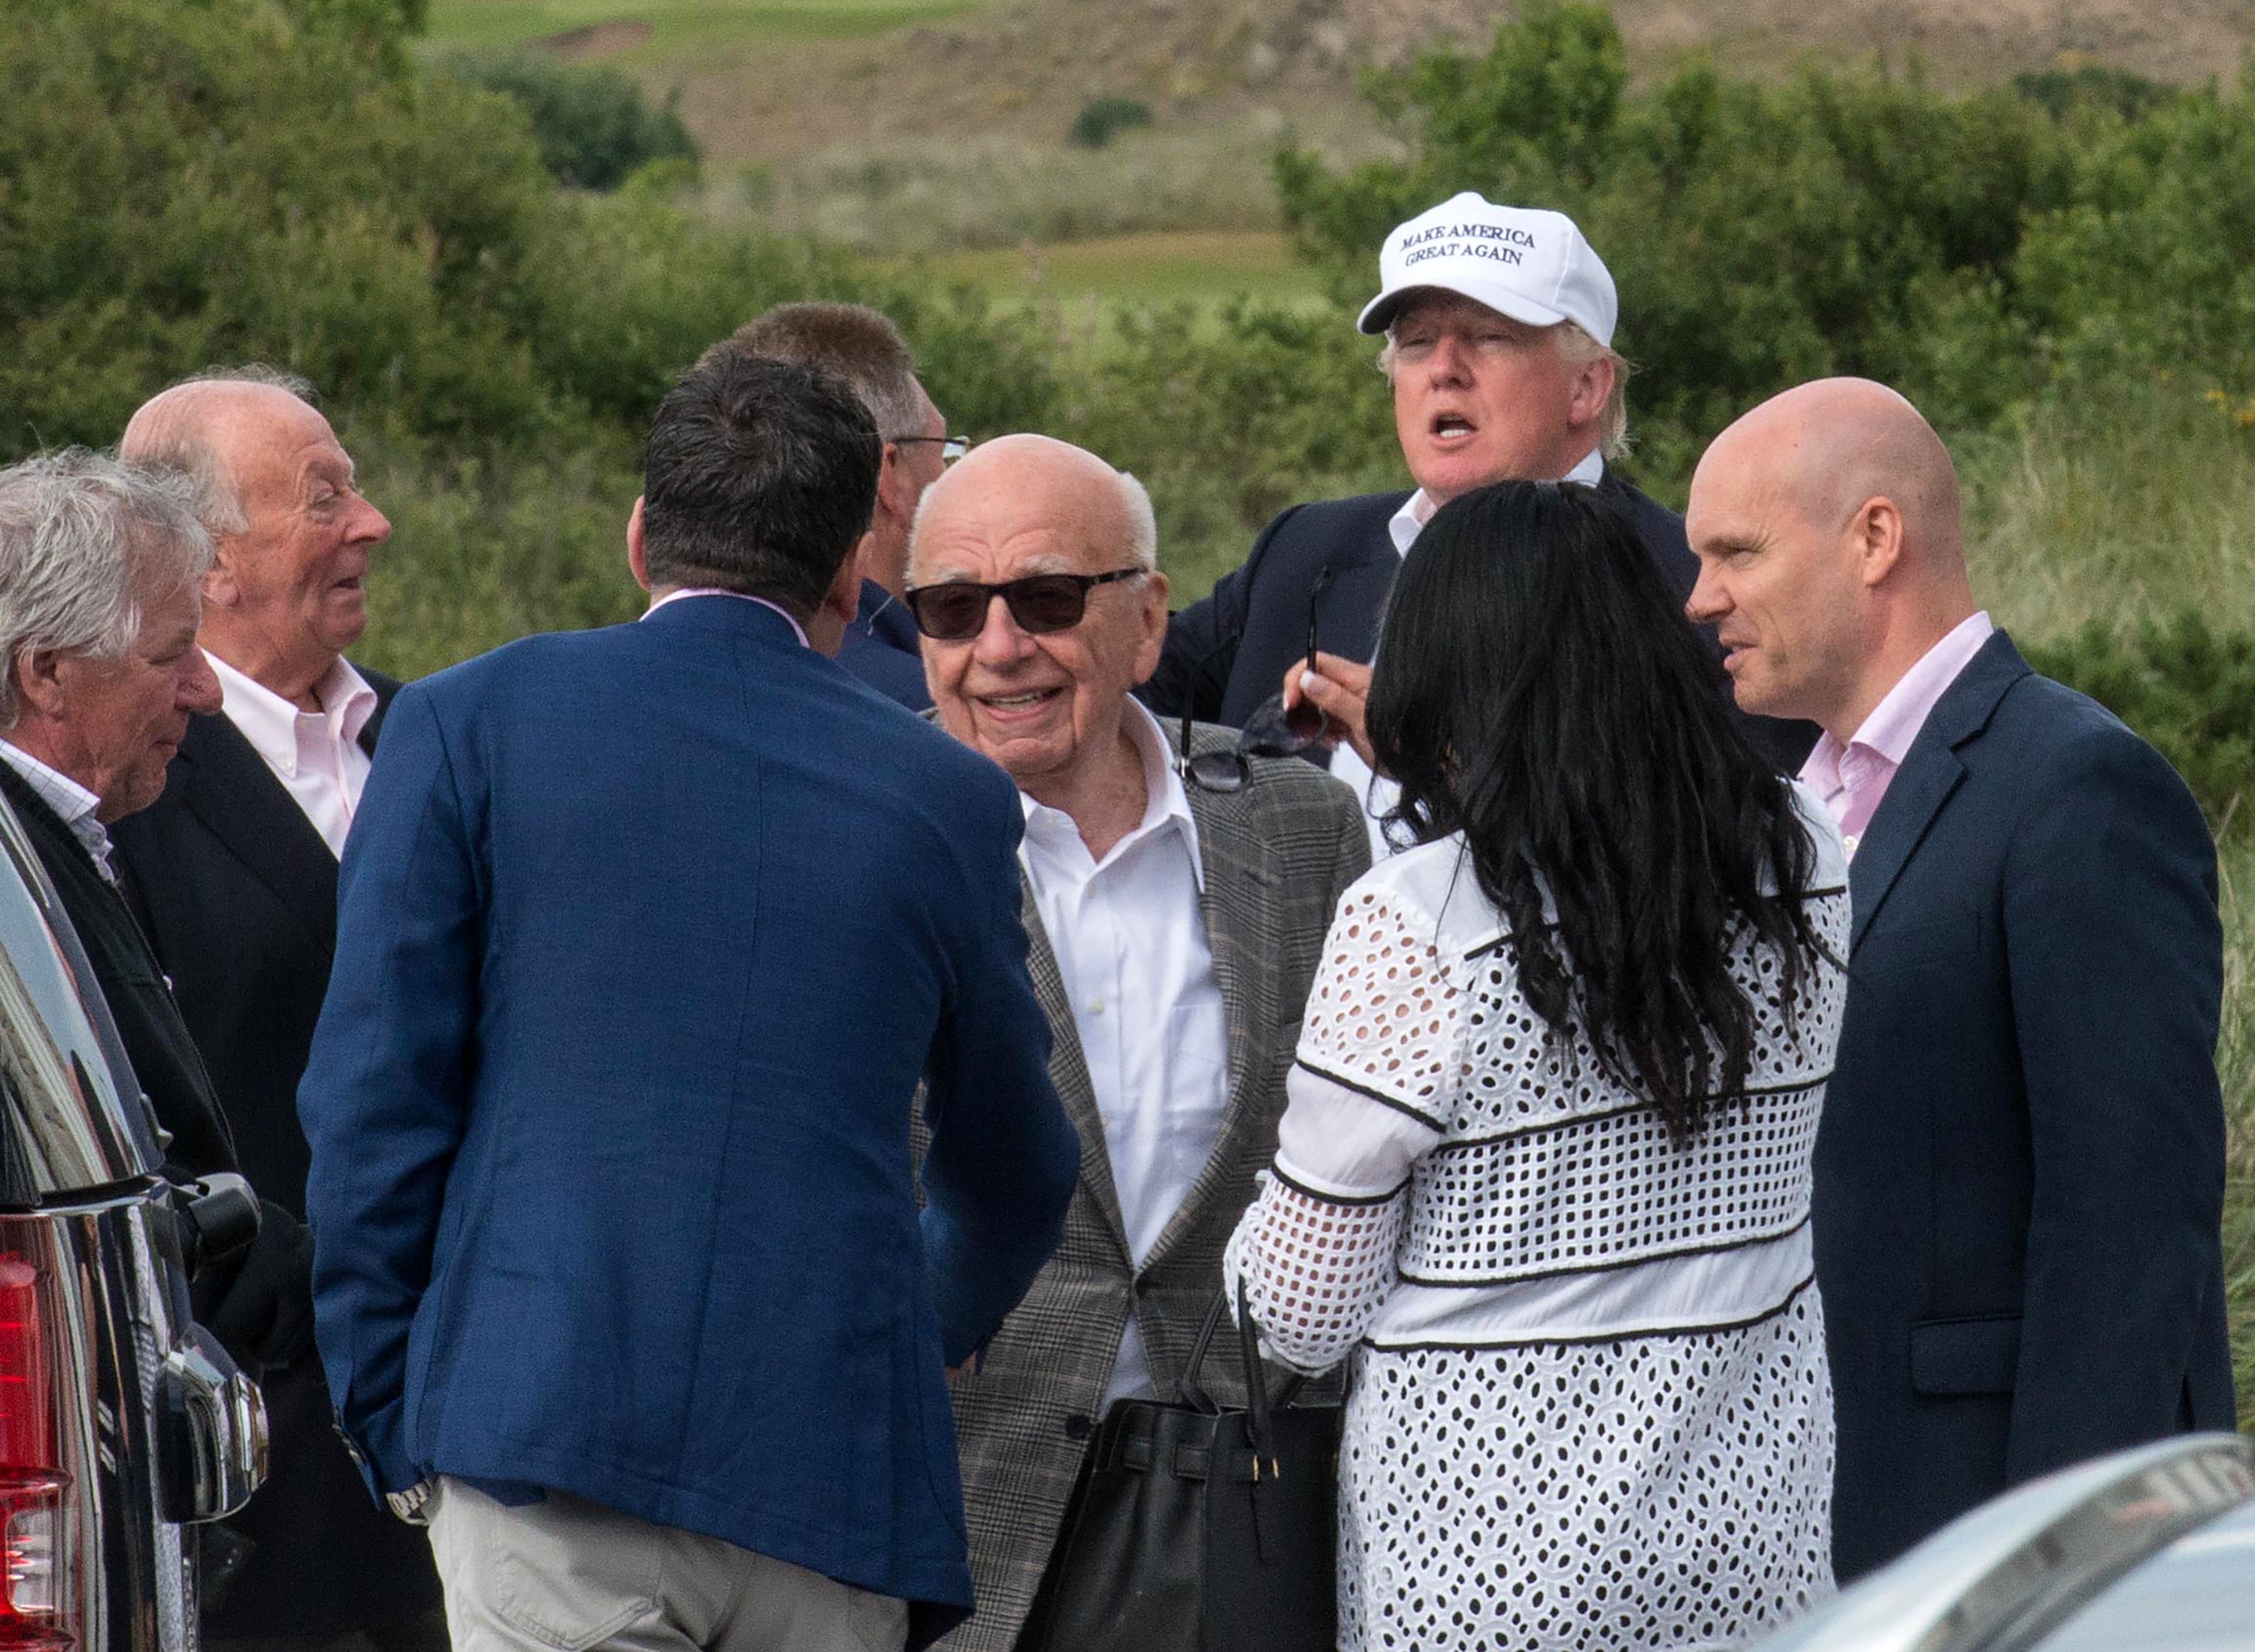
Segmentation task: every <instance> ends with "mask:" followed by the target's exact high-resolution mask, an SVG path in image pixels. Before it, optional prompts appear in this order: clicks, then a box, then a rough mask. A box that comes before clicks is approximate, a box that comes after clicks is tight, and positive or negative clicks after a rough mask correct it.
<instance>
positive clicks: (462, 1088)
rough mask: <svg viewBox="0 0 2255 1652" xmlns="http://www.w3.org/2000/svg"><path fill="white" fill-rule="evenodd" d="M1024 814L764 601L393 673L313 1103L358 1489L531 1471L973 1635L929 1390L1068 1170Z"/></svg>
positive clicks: (352, 870)
mask: <svg viewBox="0 0 2255 1652" xmlns="http://www.w3.org/2000/svg"><path fill="white" fill-rule="evenodd" d="M1023 830H1024V816H1023V814H1022V812H1021V810H1020V808H1019V805H1018V798H1017V792H1016V791H1015V788H1014V787H1013V786H1012V785H1011V784H1010V781H1009V777H1008V776H1006V775H1005V774H1003V772H1002V771H1001V770H1000V769H998V768H996V767H995V766H994V764H992V763H988V762H987V760H986V759H984V758H982V757H980V756H976V755H975V754H973V753H972V752H970V751H968V750H966V749H965V748H963V747H962V746H960V745H959V744H958V743H957V742H954V741H952V740H951V739H949V738H948V737H947V735H945V734H943V733H941V732H940V731H939V730H938V729H937V728H931V727H929V726H928V725H926V724H925V723H924V722H923V721H921V720H920V719H917V718H915V717H910V716H904V715H903V714H902V713H901V709H900V707H899V706H896V705H894V704H893V703H892V702H891V701H889V700H887V699H884V698H883V697H882V696H881V695H879V694H878V693H876V692H875V691H874V690H872V689H869V688H868V687H866V686H865V685H862V684H861V683H858V682H856V681H855V680H854V678H852V677H850V676H848V675H847V673H846V672H845V671H842V670H840V669H839V666H838V665H837V664H836V663H835V662H834V661H832V660H829V659H825V658H824V657H822V656H820V655H819V654H817V653H815V652H813V651H812V650H808V649H806V648H804V647H802V646H800V645H799V643H797V640H796V639H795V638H794V636H792V633H791V628H790V624H789V622H787V621H786V620H785V619H784V618H783V616H782V615H779V614H776V613H774V612H771V611H770V610H769V609H767V608H762V607H761V606H759V605H757V604H755V603H752V602H746V601H732V600H730V599H728V598H727V597H724V596H702V597H692V598H688V599H685V600H684V601H677V602H674V603H671V604H670V605H668V606H666V607H664V608H657V609H656V610H654V611H653V612H651V613H650V615H649V616H648V617H647V618H645V619H643V620H641V621H639V622H635V623H631V624H626V625H615V626H611V627H608V628H607V629H602V630H596V631H580V632H569V633H564V634H560V635H556V636H535V637H527V638H525V639H523V641H521V642H516V643H510V644H509V645H508V646H506V647H504V648H501V649H497V650H495V651H494V652H492V653H490V654H487V655H485V656H483V657H480V658H478V659H474V660H472V661H469V662H468V663H467V664H461V665H457V666H454V667H453V668H452V669H451V670H448V671H441V672H439V674H438V675H437V676H435V677H430V678H425V679H424V680H422V681H421V682H418V683H414V684H411V685H409V686H407V687H406V688H404V689H402V690H401V691H400V692H399V696H398V698H397V699H396V700H395V701H394V702H393V704H392V708H391V714H390V716H389V717H388V718H386V719H385V721H384V730H383V747H382V749H380V750H379V752H378V753H377V756H376V771H375V773H374V774H373V775H372V776H370V777H369V786H368V791H367V793H366V795H365V796H363V798H362V800H361V808H360V813H359V817H358V819H356V820H355V823H354V827H353V834H352V840H351V842H350V844H349V845H348V847H347V848H346V851H345V861H344V869H343V875H342V878H341V899H340V903H339V908H338V924H337V961H336V969H335V972H334V976H333V978H332V981H331V985H330V989H329V996H328V1001H327V1003H326V1004H325V1005H324V1006H323V1008H322V1010H321V1019H320V1027H319V1028H318V1029H317V1030H316V1031H315V1033H314V1036H313V1058H312V1060H311V1062H310V1064H309V1065H308V1066H307V1068H306V1078H305V1081H304V1083H303V1084H302V1085H301V1086H299V1116H300V1118H301V1119H302V1120H303V1121H304V1122H305V1126H306V1136H307V1138H308V1139H309V1140H310V1141H311V1142H312V1144H313V1170H312V1174H311V1176H310V1177H309V1178H308V1181H307V1184H306V1206H307V1209H308V1211H309V1213H310V1214H311V1216H312V1218H313V1231H314V1234H316V1236H317V1243H316V1247H315V1253H314V1263H313V1298H314V1304H315V1308H316V1311H317V1313H318V1316H319V1322H320V1344H321V1356H322V1360H323V1363H324V1364H325V1366H326V1367H327V1372H328V1376H329V1386H330V1388H331V1389H332V1391H333V1393H334V1397H335V1399H336V1402H337V1405H338V1409H339V1411H340V1413H341V1416H342V1419H343V1423H344V1426H345V1428H346V1429H347V1431H348V1432H349V1433H350V1434H351V1435H352V1437H353V1438H354V1439H355V1442H356V1444H357V1445H358V1448H359V1450H360V1452H361V1453H362V1457H363V1458H364V1459H366V1461H367V1463H368V1465H369V1476H370V1479H371V1480H372V1481H373V1483H374V1485H375V1486H376V1487H377V1488H378V1489H382V1490H394V1489H400V1488H404V1487H408V1486H411V1485H413V1484H414V1483H415V1482H416V1481H417V1480H419V1479H421V1478H423V1477H424V1476H425V1475H428V1474H432V1473H451V1474H455V1475H460V1476H462V1477H465V1478H468V1479H472V1480H503V1481H513V1482H516V1483H519V1484H529V1485H532V1486H540V1487H552V1488H555V1489H558V1490H561V1491H566V1492H571V1493H574V1494H578V1495H580V1496H582V1497H586V1498H587V1499H589V1500H591V1501H595V1502H598V1503H601V1504H603V1505H605V1506H606V1507H608V1508H614V1509H616V1510H619V1511H620V1512H622V1513H624V1514H627V1515H634V1516H636V1517H637V1518H640V1519H643V1520H648V1521H653V1522H657V1523H660V1524H663V1525H667V1526H673V1527H678V1528H682V1529H688V1530H692V1531H699V1532H702V1533H705V1534H706V1535H707V1536H714V1537H718V1538H720V1539H721V1540H723V1541H724V1542H727V1543H734V1544H736V1545H737V1546H739V1547H740V1548H744V1549H749V1550H753V1551H755V1553H759V1554H764V1555H769V1556H772V1557H775V1558H776V1559H780V1560H784V1561H788V1562H790V1563H791V1564H796V1565H800V1566H804V1567H806V1568H807V1569H809V1570H811V1571H819V1572H822V1573H824V1574H825V1575H826V1576H828V1577H831V1578H837V1579H839V1581H841V1582H844V1583H847V1584H848V1585H853V1586H854V1587H858V1588H862V1589H867V1590H871V1591H874V1592H878V1593H881V1594H886V1595H890V1596H893V1597H895V1598H896V1599H904V1600H907V1601H909V1602H910V1613H911V1616H910V1622H911V1641H912V1643H917V1638H918V1637H921V1636H928V1635H930V1634H933V1633H935V1632H937V1631H938V1630H939V1629H942V1628H945V1627H947V1626H948V1625H949V1624H951V1623H952V1622H953V1621H954V1620H956V1619H957V1618H959V1617H960V1616H962V1615H963V1613H964V1612H965V1611H966V1610H967V1609H968V1608H969V1606H970V1605H971V1599H972V1595H971V1574H970V1570H969V1567H968V1565H967V1564H966V1557H965V1548H964V1537H963V1510H962V1500H961V1490H960V1485H959V1479H958V1474H957V1469H956V1460H955V1436H954V1430H953V1428H952V1425H951V1424H950V1421H949V1417H948V1405H947V1392H946V1388H945V1383H944V1381H943V1377H942V1371H943V1367H944V1366H945V1365H947V1364H952V1363H959V1362H960V1361H961V1360H964V1359H965V1358H966V1357H967V1356H968V1355H969V1354H970V1353H971V1352H972V1351H973V1349H974V1348H975V1347H976V1346H978V1345H979V1344H980V1342H981V1341H982V1340H984V1339H986V1338H987V1336H988V1335H990V1334H991V1333H992V1332H994V1328H995V1326H996V1325H999V1324H1000V1323H1001V1319H1002V1317H1003V1315H1004V1314H1006V1313H1007V1312H1008V1311H1009V1310H1010V1309H1011V1308H1012V1307H1014V1306H1015V1305H1016V1304H1017V1301H1018V1298H1019V1297H1021V1296H1022V1295H1023V1294H1024V1291H1025V1288H1026V1286H1027V1284H1028V1283H1030V1282H1031V1280H1032V1279H1033V1277H1034V1275H1035V1273H1036V1270H1037V1269H1039V1268H1040V1266H1041V1264H1042V1263H1043V1262H1044V1261H1046V1260H1047V1259H1048V1256H1049V1255H1050V1251H1051V1250H1052V1249H1054V1248H1055V1247H1056V1245H1057V1236H1058V1234H1059V1233H1060V1232H1061V1231H1062V1229H1063V1227H1064V1213H1065V1206H1066V1205H1067V1203H1068V1202H1069V1201H1070V1200H1071V1196H1072V1185H1073V1177H1074V1175H1075V1173H1076V1172H1077V1171H1078V1168H1079V1163H1080V1152H1079V1144H1078V1141H1077V1140H1076V1139H1075V1137H1074V1135H1073V1130H1072V1126H1071V1123H1070V1122H1069V1121H1067V1120H1066V1118H1065V1116H1064V1109H1063V1108H1062V1107H1060V1106H1059V1104H1058V1102H1057V1092H1056V1091H1055V1090H1054V1089H1053V1088H1052V1087H1051V1086H1050V1079H1049V1071H1048V1067H1049V1030H1048V1028H1047V1026H1046V1025H1045V1023H1043V1017H1042V1011H1041V1006H1040V1005H1039V1004H1038V1003H1037V1002H1036V1001H1035V998H1034V992H1033V987H1032V984H1031V982H1030V981H1029V979H1028V977H1027V974H1026V962H1025V959H1026V938H1025V931H1024V929H1023V928H1022V926H1021V924H1019V921H1018V865H1017V859H1016V848H1017V842H1018V839H1019V836H1020V834H1021V833H1022V832H1023ZM920 1077H928V1079H929V1088H928V1100H927V1104H926V1116H927V1118H928V1120H929V1121H930V1124H931V1135H932V1148H931V1152H930V1153H929V1154H928V1155H927V1156H926V1157H925V1159H924V1193H925V1195H926V1201H927V1202H926V1203H925V1206H924V1210H923V1213H922V1216H921V1219H919V1215H918V1212H917V1199H916V1187H915V1178H914V1174H913V1171H912V1169H911V1165H910V1151H909V1115H910V1105H911V1101H912V1098H913V1097H914V1096H915V1093H916V1090H917V1082H918V1080H919V1078H920Z"/></svg>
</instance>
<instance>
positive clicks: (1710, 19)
mask: <svg viewBox="0 0 2255 1652" xmlns="http://www.w3.org/2000/svg"><path fill="white" fill-rule="evenodd" d="M632 4H633V0H622V11H628V12H630V10H631V6H632ZM1511 10H1512V9H1511V8H1509V7H1502V8H1499V7H1497V6H1495V5H1493V4H1482V0H994V4H990V5H988V6H985V7H982V8H980V10H978V11H973V12H970V13H967V14H966V15H964V16H963V17H961V18H957V19H955V20H953V21H952V22H949V23H946V24H944V25H927V26H924V27H913V28H909V29H905V30H902V31H900V32H896V33H893V34H890V35H886V36H882V37H879V38H877V39H864V40H854V41H806V42H801V43H792V44H790V45H782V44H777V45H773V46H766V47H762V48H748V47H747V48H742V49H741V50H739V51H737V52H735V53H722V54H715V55H712V56H709V57H706V58H703V59H699V60H675V61H674V62H672V63H670V64H668V65H666V66H664V67H663V68H661V69H660V70H659V71H658V72H657V74H656V75H655V76H654V77H653V78H654V79H656V80H657V81H660V82H662V83H671V84H678V86H679V87H680V88H681V90H682V94H683V112H684V113H685V116H687V117H688V118H689V120H690V122H691V123H692V126H694V127H695V128H696V129H698V130H699V135H700V137H703V138H704V140H705V141H706V144H707V146H708V149H709V150H710V151H712V152H713V154H714V155H715V156H716V157H717V158H722V159H728V158H740V157H744V156H762V157H766V158H784V157H789V156H792V155H797V154H803V153H806V152H808V151H813V150H818V149H823V148H825V147H828V146H831V145H834V144H851V143H855V142H860V141H864V140H869V139H879V140H882V139H888V138H890V139H898V138H900V137H930V138H933V139H945V138H947V137H962V136H967V135H970V134H973V133H979V132H996V131H1001V132H1008V133H1014V134H1016V135H1019V136H1022V137H1028V138H1031V139H1036V140H1048V141H1054V140H1055V139H1056V138H1057V137H1059V136H1060V135H1061V134H1062V132H1063V131H1064V127H1065V125H1066V123H1069V122H1070V121H1071V117H1072V115H1073V113H1074V111H1075V110H1077V109H1078V108H1079V107H1080V106H1081V105H1082V104H1083V103H1084V102H1086V101H1087V100H1088V99H1089V98H1091V97H1093V96H1097V95H1104V94H1117V95H1126V96H1132V97H1139V98H1142V99H1143V100H1145V101H1146V102H1149V103H1150V104H1151V106H1152V107H1153V109H1155V110H1156V111H1157V112H1159V114H1160V115H1161V116H1162V118H1163V119H1165V120H1167V121H1169V122H1170V123H1181V122H1194V123H1204V122H1207V121H1219V120H1231V119H1240V118H1242V117H1244V116H1248V115H1251V116H1256V117H1262V118H1268V119H1273V120H1274V121H1275V123H1278V124H1280V125H1281V124H1282V123H1290V124H1292V125H1294V126H1295V127H1296V128H1298V129H1299V130H1303V131H1312V132H1317V133H1321V132H1323V131H1324V130H1329V129H1331V128H1333V127H1335V126H1337V125H1338V123H1342V122H1345V123H1355V124H1359V123H1360V121H1359V116H1357V115H1356V114H1355V112H1354V85H1355V75H1356V72H1357V70H1358V67H1359V66H1360V65H1363V64H1366V63H1387V62H1394V61H1398V60H1400V59H1401V58H1402V57H1403V56H1404V55H1405V54H1407V53H1410V52H1412V51H1414V50H1415V49H1416V47H1417V46H1420V45H1423V44H1424V43H1426V42H1429V41H1431V40H1435V39H1458V40H1465V41H1480V40H1484V39H1486V38H1487V37H1488V35H1489V33H1490V32H1492V31H1493V28H1494V26H1495V24H1496V22H1497V20H1498V19H1499V18H1502V17H1505V16H1507V15H1509V13H1510V11H1511ZM1615 15H1616V17H1617V18H1619V23H1620V26H1621V31H1622V33H1623V34H1624V35H1625V36H1626V39H1627V41H1628V44H1629V49H1630V53H1631V58H1632V60H1633V62H1634V63H1635V65H1636V66H1637V67H1638V69H1639V71H1640V73H1646V74H1650V73H1658V72H1664V71H1665V70H1667V69H1668V68H1669V67H1672V66H1674V65H1675V64H1676V63H1678V62H1680V61H1681V60H1682V59H1683V57H1684V56H1686V55H1687V54H1689V53H1695V52H1699V51H1705V52H1709V53H1712V54H1713V56H1714V57H1715V59H1716V60H1717V61H1718V62H1719V63H1720V64H1722V65H1723V66H1724V67H1725V68H1726V69H1730V70H1734V71H1739V72H1745V73H1755V74H1764V73H1774V72H1781V71H1782V70H1785V69H1787V68H1788V67H1791V66H1792V65H1793V64H1794V63H1795V62H1796V61H1798V60H1814V61H1817V62H1822V63H1825V64H1829V65H1835V66H1837V65H1844V64H1850V63H1858V62H1871V61H1874V60H1884V61H1886V62H1887V63H1890V64H1892V65H1894V66H1896V67H1900V66H1902V65H1904V64H1906V63H1907V62H1908V61H1909V60H1911V59H1913V58H1914V57H1916V58H1918V59H1920V60H1923V62H1924V63H1925V65H1926V67H1927V71H1928V74H1930V75H1932V76H1933V77H1934V78H1935V80H1936V81H1940V82H1942V83H1945V84H1963V83H1964V82H1966V81H1970V80H1973V79H1978V78H1988V77H1994V76H2002V75H2008V74H2015V73H2018V72H2020V71H2022V70H2025V69H2031V68H2042V67H2053V66H2055V65H2060V64H2062V63H2065V64H2070V65H2071V64H2074V63H2077V62H2092V61H2095V62H2100V63H2105V64H2111V65H2114V66H2117V67H2122V68H2125V69H2130V70H2133V71H2135V72H2137V73H2139V74H2146V75H2150V76H2153V77H2154V78H2157V79H2165V80H2170V81H2198V80H2202V79H2206V78H2208V77H2209V76H2211V75H2223V76H2226V77H2229V76H2231V75H2233V74H2237V71H2238V65H2239V61H2240V58H2241V54H2242V53H2243V52H2244V50H2246V49H2247V48H2249V47H2250V46H2255V0H1825V3H1824V4H1817V5H1810V4H1807V0H1699V3H1698V4H1692V3H1691V0H1619V4H1618V5H1617V6H1616V9H1615Z"/></svg>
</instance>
